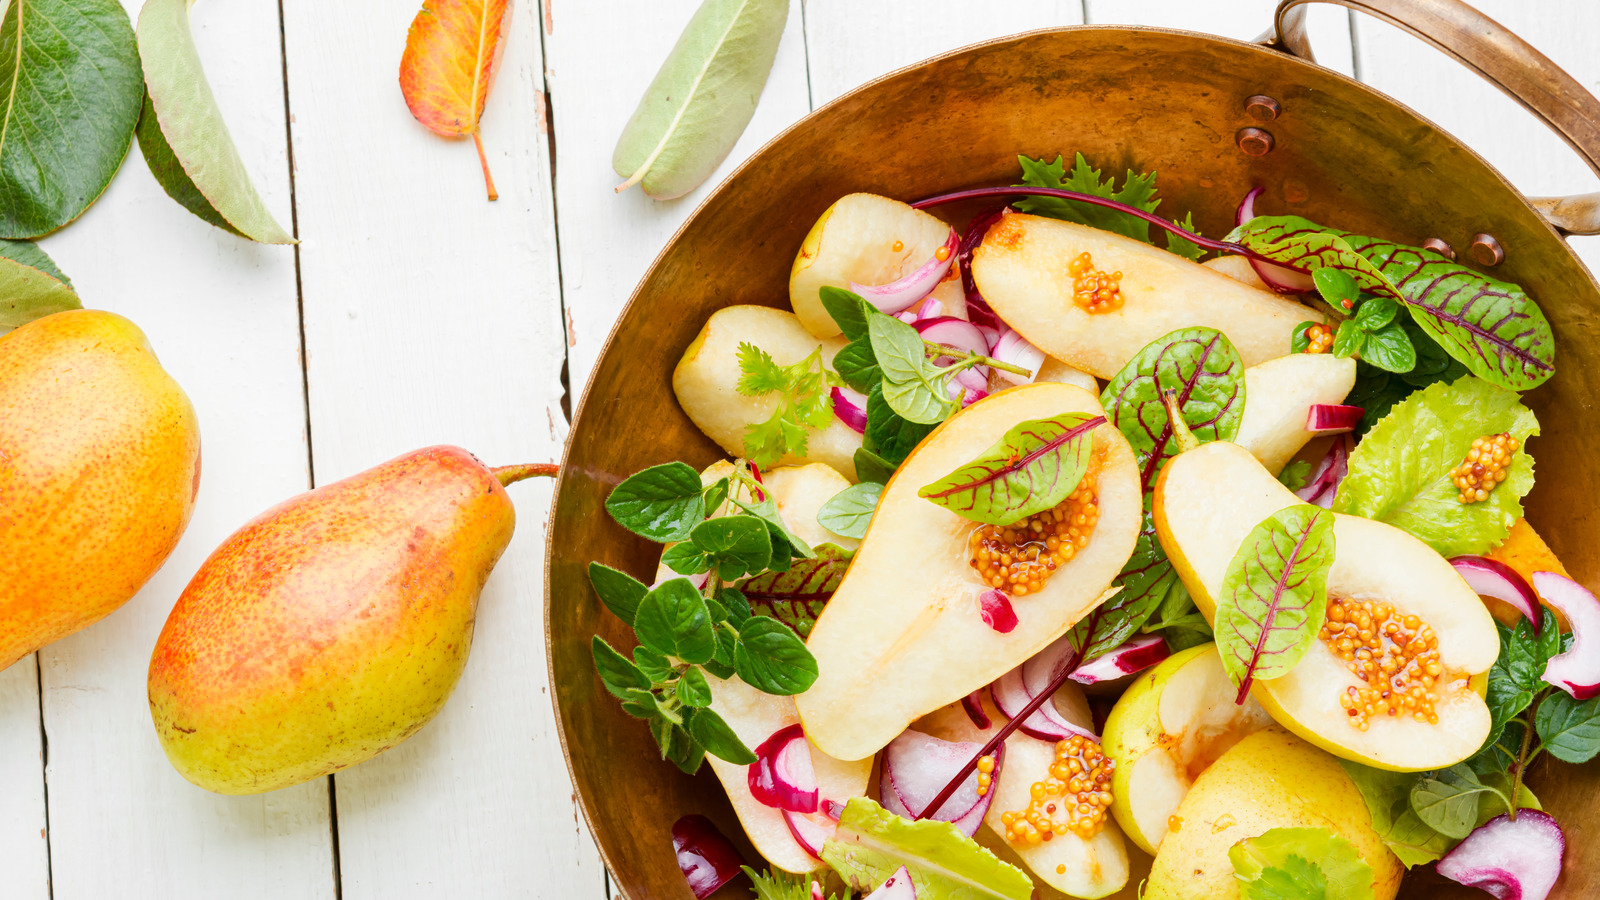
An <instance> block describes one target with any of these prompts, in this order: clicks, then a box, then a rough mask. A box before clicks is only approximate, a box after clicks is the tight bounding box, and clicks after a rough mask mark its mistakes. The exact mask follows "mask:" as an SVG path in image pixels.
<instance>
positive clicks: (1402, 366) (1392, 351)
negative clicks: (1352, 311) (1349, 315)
mask: <svg viewBox="0 0 1600 900" xmlns="http://www.w3.org/2000/svg"><path fill="white" fill-rule="evenodd" d="M1369 302H1370V301H1369ZM1362 308H1363V309H1365V308H1366V307H1362ZM1349 322H1355V323H1356V324H1357V325H1359V326H1360V327H1361V328H1362V329H1363V330H1364V331H1365V332H1366V340H1365V341H1364V342H1362V345H1361V358H1362V359H1364V360H1366V361H1367V363H1369V364H1370V365H1374V366H1377V367H1378V368H1380V369H1383V370H1385V371H1388V372H1399V373H1405V372H1410V371H1411V370H1412V369H1415V368H1416V367H1417V348H1416V347H1415V346H1413V345H1412V343H1411V337H1410V336H1409V335H1407V334H1406V330H1405V328H1404V327H1403V326H1401V325H1400V324H1399V323H1398V322H1391V323H1389V324H1387V325H1384V326H1382V327H1379V328H1376V329H1374V328H1372V327H1371V326H1369V325H1368V324H1366V323H1364V322H1362V321H1361V320H1360V319H1351V320H1349V321H1347V322H1346V323H1345V324H1349ZM1340 330H1341V331H1342V330H1343V325H1341V326H1340Z"/></svg>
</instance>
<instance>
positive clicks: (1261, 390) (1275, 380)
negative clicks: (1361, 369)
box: [1233, 353, 1356, 475]
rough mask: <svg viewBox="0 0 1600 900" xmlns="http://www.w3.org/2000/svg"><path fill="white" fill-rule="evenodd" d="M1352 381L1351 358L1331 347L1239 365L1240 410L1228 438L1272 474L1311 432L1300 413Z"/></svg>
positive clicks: (1345, 390)
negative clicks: (1330, 350) (1241, 383)
mask: <svg viewBox="0 0 1600 900" xmlns="http://www.w3.org/2000/svg"><path fill="white" fill-rule="evenodd" d="M1355 383H1356V361H1355V360H1354V359H1340V358H1339V357H1337V356H1334V355H1333V354H1331V353H1294V354H1290V355H1289V356H1280V357H1278V358H1277V359H1272V360H1268V361H1266V362H1264V363H1261V364H1259V365H1254V366H1251V367H1250V368H1248V369H1245V370H1244V416H1243V418H1242V419H1241V420H1240V422H1239V433H1238V434H1237V435H1236V436H1235V437H1234V439H1233V440H1234V443H1236V444H1238V445H1239V446H1241V447H1244V448H1247V449H1248V450H1249V451H1250V453H1251V455H1252V456H1254V457H1255V458H1256V459H1258V460H1260V461H1261V464H1262V465H1263V466H1265V467H1266V468H1267V471H1269V472H1271V473H1273V474H1274V475H1276V474H1277V473H1278V472H1281V471H1283V467H1284V466H1285V465H1287V464H1288V462H1289V460H1290V459H1293V458H1294V455H1295V454H1296V453H1299V452H1300V448H1301V447H1304V446H1305V445H1306V444H1307V442H1309V441H1310V440H1311V439H1312V438H1313V437H1315V436H1316V435H1315V434H1314V433H1313V432H1310V431H1307V430H1306V416H1307V415H1308V414H1309V413H1310V412H1311V407H1312V406H1314V405H1316V404H1319V403H1326V404H1339V403H1343V402H1344V398H1345V397H1346V396H1348V395H1349V393H1350V389H1351V388H1352V387H1355Z"/></svg>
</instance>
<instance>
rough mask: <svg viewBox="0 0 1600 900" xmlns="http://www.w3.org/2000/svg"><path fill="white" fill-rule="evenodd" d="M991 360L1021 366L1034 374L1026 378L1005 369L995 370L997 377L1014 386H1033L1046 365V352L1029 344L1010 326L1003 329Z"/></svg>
mask: <svg viewBox="0 0 1600 900" xmlns="http://www.w3.org/2000/svg"><path fill="white" fill-rule="evenodd" d="M989 358H990V359H993V360H997V361H999V362H1003V363H1010V364H1011V365H1013V366H1019V367H1021V368H1024V369H1027V370H1028V371H1029V372H1030V373H1032V374H1030V375H1028V376H1026V377H1024V376H1022V375H1018V374H1017V373H1015V372H1007V371H1006V370H1005V369H995V370H994V374H995V375H996V376H998V377H999V378H1001V379H1004V380H1005V381H1009V382H1011V383H1012V384H1031V383H1032V382H1033V380H1034V379H1035V378H1038V377H1039V368H1040V367H1041V366H1043V365H1044V351H1043V350H1040V349H1039V348H1038V347H1035V346H1034V345H1032V344H1030V343H1028V339H1027V338H1025V337H1023V336H1022V335H1020V334H1018V333H1017V332H1015V331H1012V330H1011V327H1010V326H1006V327H1005V328H1003V329H1001V331H1000V336H999V338H997V339H996V340H995V342H994V351H993V352H991V353H990V354H989Z"/></svg>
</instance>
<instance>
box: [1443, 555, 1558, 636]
mask: <svg viewBox="0 0 1600 900" xmlns="http://www.w3.org/2000/svg"><path fill="white" fill-rule="evenodd" d="M1450 565H1452V566H1455V569H1456V572H1457V573H1458V574H1459V575H1460V576H1461V577H1462V579H1463V580H1465V581H1466V582H1467V587H1470V588H1472V589H1473V590H1474V591H1475V592H1477V594H1478V596H1480V597H1493V598H1495V599H1496V600H1501V601H1504V602H1505V603H1507V604H1509V605H1510V606H1511V607H1512V608H1514V609H1516V611H1517V612H1519V613H1522V614H1523V615H1524V616H1525V617H1527V619H1528V621H1529V622H1531V623H1533V633H1534V634H1538V633H1539V626H1540V624H1541V620H1542V619H1543V618H1544V617H1543V616H1542V615H1541V614H1540V612H1539V597H1538V595H1537V594H1535V593H1534V592H1533V588H1532V587H1531V586H1529V584H1528V582H1527V580H1526V579H1524V578H1523V577H1522V576H1521V575H1519V574H1518V573H1517V570H1516V569H1513V568H1511V567H1510V566H1508V565H1506V564H1505V563H1503V562H1501V561H1500V560H1498V559H1490V558H1489V557H1487V556H1457V557H1455V558H1453V559H1451V560H1450Z"/></svg>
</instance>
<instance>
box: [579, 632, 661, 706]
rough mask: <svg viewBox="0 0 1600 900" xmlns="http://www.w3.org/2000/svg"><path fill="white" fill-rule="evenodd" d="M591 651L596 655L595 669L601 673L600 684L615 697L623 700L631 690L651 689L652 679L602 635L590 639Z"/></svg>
mask: <svg viewBox="0 0 1600 900" xmlns="http://www.w3.org/2000/svg"><path fill="white" fill-rule="evenodd" d="M589 650H590V652H591V653H592V654H593V655H594V669H595V671H596V672H599V673H600V682H601V683H602V684H604V685H605V686H606V690H608V691H610V692H611V693H612V695H613V696H615V697H618V698H622V697H626V696H627V695H628V691H629V690H630V689H632V690H647V689H648V688H649V687H650V679H649V678H646V677H645V674H644V673H643V672H642V671H640V670H639V667H638V666H636V665H634V664H633V661H632V660H630V659H628V658H627V657H626V656H623V655H622V654H621V653H618V652H617V648H615V647H613V646H611V645H610V644H608V643H606V642H605V639H604V638H602V637H600V635H598V634H597V635H595V636H594V637H593V638H591V639H590V641H589Z"/></svg>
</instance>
